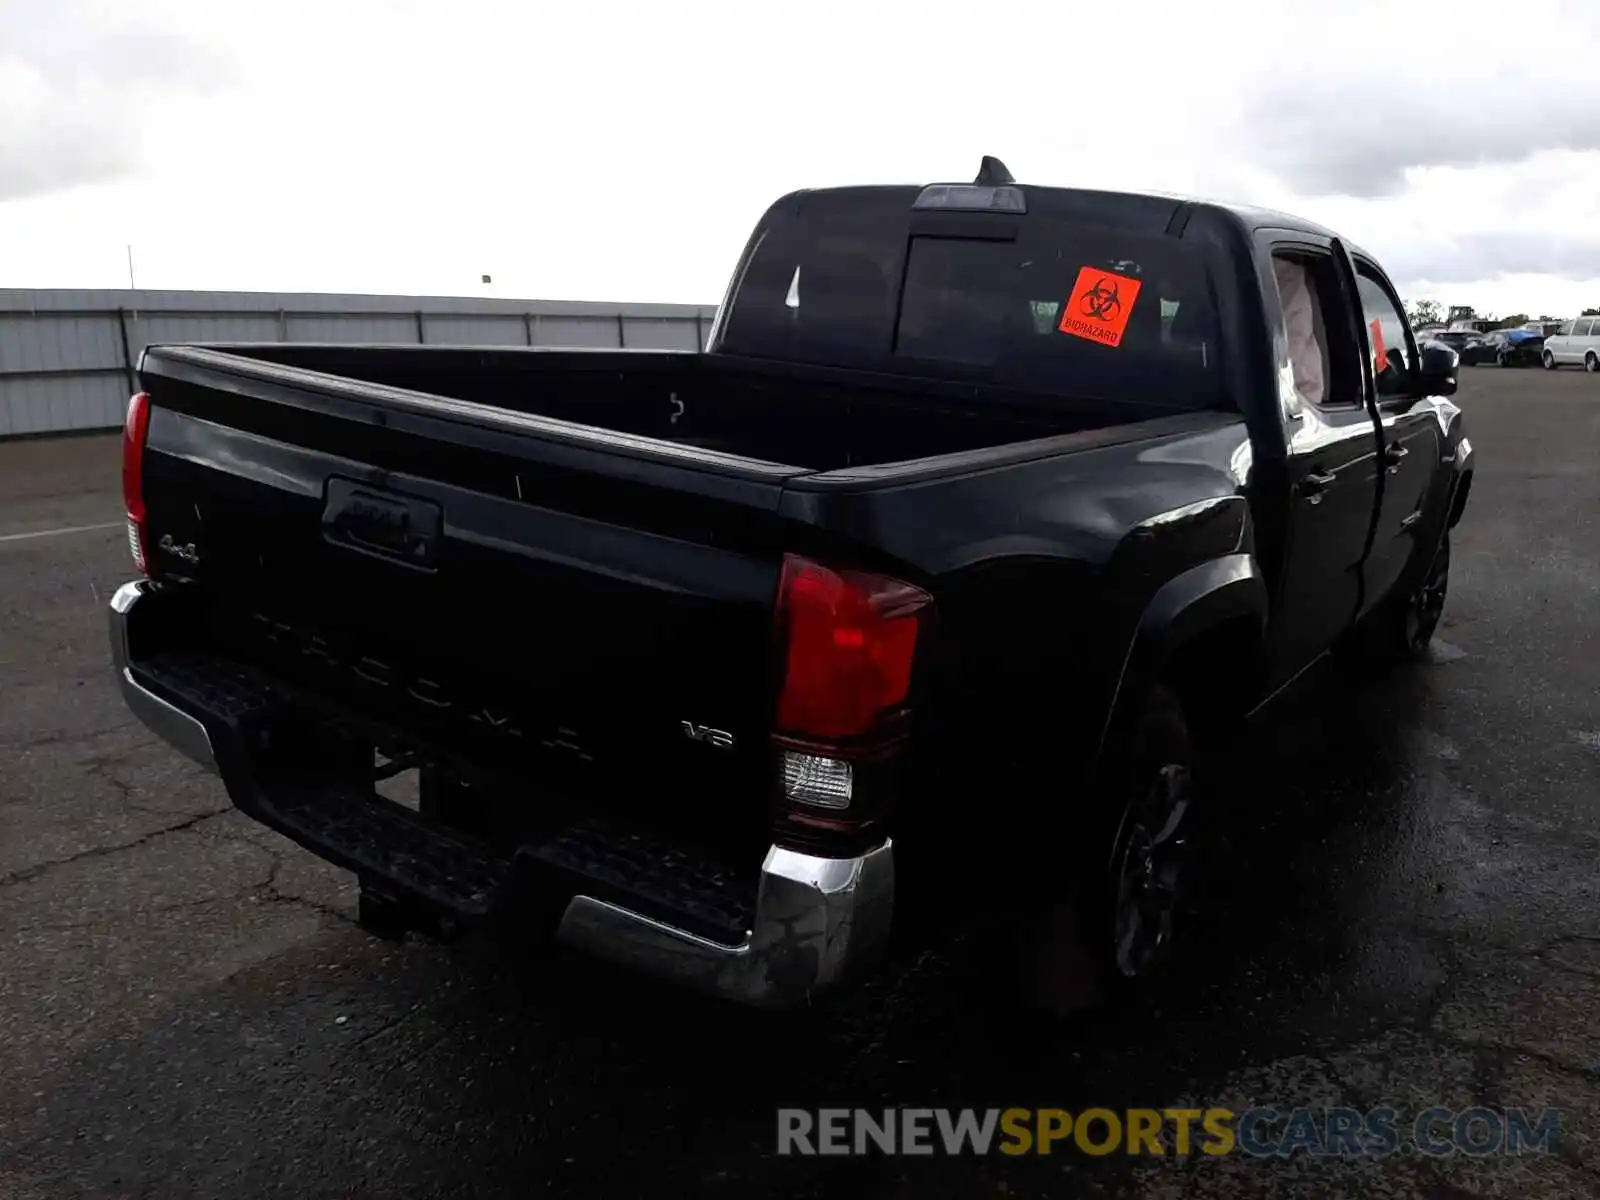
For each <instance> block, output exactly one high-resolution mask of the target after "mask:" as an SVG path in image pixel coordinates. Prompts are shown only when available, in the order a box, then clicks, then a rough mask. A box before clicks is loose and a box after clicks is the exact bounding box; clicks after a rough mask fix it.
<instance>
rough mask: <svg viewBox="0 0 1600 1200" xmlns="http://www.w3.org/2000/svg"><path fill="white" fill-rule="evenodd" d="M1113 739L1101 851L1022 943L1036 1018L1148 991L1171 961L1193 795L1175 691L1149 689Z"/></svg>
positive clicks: (1188, 753)
mask: <svg viewBox="0 0 1600 1200" xmlns="http://www.w3.org/2000/svg"><path fill="white" fill-rule="evenodd" d="M1118 742H1119V746H1118V748H1117V749H1116V750H1114V751H1113V752H1112V755H1111V765H1110V768H1109V770H1108V771H1107V774H1106V784H1105V786H1104V788H1103V790H1102V800H1101V803H1102V804H1104V805H1105V806H1106V808H1105V809H1104V810H1103V811H1106V812H1107V813H1108V814H1109V817H1110V819H1109V820H1108V822H1107V826H1108V827H1109V828H1107V829H1106V830H1105V831H1104V832H1103V833H1102V834H1101V837H1102V838H1103V839H1104V840H1103V841H1102V842H1101V843H1100V845H1101V847H1102V849H1101V850H1100V851H1099V852H1098V853H1097V854H1095V855H1093V856H1092V857H1090V856H1087V855H1086V856H1084V861H1083V864H1082V870H1083V872H1084V878H1082V879H1080V880H1072V881H1069V883H1070V885H1069V886H1067V887H1064V888H1063V889H1062V890H1061V892H1060V893H1059V894H1058V896H1057V899H1056V901H1055V902H1054V903H1053V904H1050V905H1047V906H1046V908H1045V911H1044V912H1043V914H1041V915H1040V916H1038V917H1037V918H1035V920H1034V928H1032V929H1031V930H1029V931H1028V934H1027V935H1026V936H1025V938H1024V942H1023V954H1022V956H1021V957H1020V959H1019V963H1018V965H1019V966H1020V967H1021V968H1022V978H1021V982H1022V983H1023V985H1024V991H1025V995H1024V999H1025V1000H1026V1002H1027V1003H1028V1004H1029V1007H1031V1008H1032V1009H1033V1010H1034V1011H1035V1012H1036V1013H1038V1014H1040V1015H1044V1016H1050V1017H1061V1016H1065V1015H1067V1014H1069V1013H1072V1012H1076V1011H1081V1010H1083V1009H1086V1008H1090V1007H1094V1006H1097V1005H1099V1004H1103V1003H1105V1002H1106V1001H1108V1000H1110V999H1112V998H1113V997H1115V996H1118V995H1120V994H1124V993H1126V992H1128V991H1130V990H1138V991H1144V990H1147V989H1148V988H1150V987H1151V986H1152V985H1153V984H1154V983H1155V982H1156V981H1157V980H1158V979H1159V978H1160V977H1161V976H1162V975H1163V974H1164V968H1165V967H1166V966H1167V965H1168V964H1169V962H1170V959H1171V955H1172V949H1173V943H1174V939H1175V936H1176V934H1177V924H1178V916H1179V902H1180V899H1181V897H1182V895H1183V884H1184V882H1185V877H1186V873H1187V868H1188V861H1189V852H1190V838H1189V834H1190V829H1191V826H1192V824H1193V817H1194V795H1195V793H1194V786H1193V774H1192V772H1193V760H1192V755H1191V751H1190V738H1189V726H1188V723H1187V721H1186V720H1185V717H1184V712H1183V706H1182V704H1181V703H1180V701H1179V699H1178V696H1177V693H1176V692H1174V691H1173V690H1172V689H1170V688H1168V687H1165V686H1162V685H1157V686H1155V687H1153V688H1152V689H1151V690H1150V691H1149V693H1147V694H1146V696H1145V697H1144V699H1143V701H1142V702H1141V703H1140V705H1139V706H1138V708H1137V709H1136V710H1134V711H1133V714H1132V717H1131V719H1130V720H1129V721H1128V722H1127V725H1126V728H1125V730H1124V732H1123V733H1122V734H1121V735H1119V738H1118Z"/></svg>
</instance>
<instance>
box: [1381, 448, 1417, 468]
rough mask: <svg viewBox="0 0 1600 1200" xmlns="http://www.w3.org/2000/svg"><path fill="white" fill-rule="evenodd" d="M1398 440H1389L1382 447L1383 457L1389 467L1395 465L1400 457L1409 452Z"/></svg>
mask: <svg viewBox="0 0 1600 1200" xmlns="http://www.w3.org/2000/svg"><path fill="white" fill-rule="evenodd" d="M1410 453H1411V451H1409V450H1407V449H1406V448H1405V447H1404V446H1402V445H1401V444H1400V443H1399V442H1390V443H1389V444H1388V445H1387V446H1385V447H1384V448H1383V458H1384V461H1385V462H1387V463H1388V464H1389V465H1390V466H1391V467H1394V466H1397V465H1398V464H1399V462H1400V460H1401V459H1402V458H1404V457H1405V456H1406V455H1408V454H1410Z"/></svg>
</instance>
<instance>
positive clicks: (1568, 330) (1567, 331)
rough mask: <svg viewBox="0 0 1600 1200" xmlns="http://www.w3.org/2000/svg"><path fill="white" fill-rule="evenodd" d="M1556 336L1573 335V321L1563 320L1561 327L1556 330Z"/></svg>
mask: <svg viewBox="0 0 1600 1200" xmlns="http://www.w3.org/2000/svg"><path fill="white" fill-rule="evenodd" d="M1556 336H1557V337H1571V336H1572V322H1571V321H1563V322H1561V328H1560V329H1557V330H1556Z"/></svg>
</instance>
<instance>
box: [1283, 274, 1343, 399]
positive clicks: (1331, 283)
mask: <svg viewBox="0 0 1600 1200" xmlns="http://www.w3.org/2000/svg"><path fill="white" fill-rule="evenodd" d="M1272 274H1273V278H1274V280H1275V281H1276V283H1277V285H1278V301H1279V307H1280V308H1281V310H1282V312H1283V331H1284V336H1285V339H1286V341H1287V343H1288V349H1289V366H1290V369H1291V371H1292V373H1293V375H1294V388H1295V392H1296V393H1298V395H1299V398H1300V399H1301V400H1302V401H1305V402H1308V403H1311V404H1315V405H1318V406H1319V407H1322V408H1355V407H1359V406H1360V405H1361V403H1362V396H1361V368H1360V363H1359V361H1358V360H1357V359H1356V358H1355V357H1354V355H1355V343H1354V341H1353V340H1352V336H1351V335H1352V331H1351V329H1350V325H1349V321H1348V320H1347V319H1346V313H1345V308H1344V304H1343V301H1342V293H1341V289H1340V287H1339V277H1338V273H1337V270H1336V269H1335V267H1334V264H1333V259H1332V257H1331V256H1330V255H1327V254H1323V253H1318V252H1314V251H1299V250H1275V251H1273V254H1272Z"/></svg>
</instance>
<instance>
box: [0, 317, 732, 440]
mask: <svg viewBox="0 0 1600 1200" xmlns="http://www.w3.org/2000/svg"><path fill="white" fill-rule="evenodd" d="M715 317H716V309H715V308H713V307H706V306H700V305H688V304H632V305H628V304H619V305H610V304H597V303H592V302H584V303H567V302H561V301H550V300H498V299H488V298H481V297H472V296H420V297H410V296H344V295H339V296H334V295H318V294H313V293H297V294H289V293H268V292H260V293H251V292H132V291H78V290H56V291H49V290H45V291H32V290H24V289H4V288H0V437H7V436H21V435H26V434H41V433H56V432H66V431H70V430H76V429H115V428H116V427H117V426H118V425H120V424H121V423H122V418H123V413H124V411H125V409H126V406H127V393H128V385H129V382H130V379H131V376H132V373H133V371H134V368H135V366H136V364H137V363H138V358H139V354H140V352H141V351H142V350H143V349H144V348H145V347H146V346H148V345H150V344H152V343H171V342H276V341H285V340H287V341H299V342H345V343H353V344H375V343H389V344H397V343H398V344H407V343H409V344H415V343H416V342H417V341H419V340H423V341H427V342H431V343H435V344H440V345H457V346H525V345H530V344H531V345H533V346H542V347H550V348H555V347H573V348H581V349H601V350H604V349H616V348H618V347H627V348H629V349H635V350H695V349H699V348H701V345H702V341H703V339H704V337H705V336H706V334H707V333H708V332H709V330H710V328H711V323H712V321H713V320H714V319H715Z"/></svg>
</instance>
